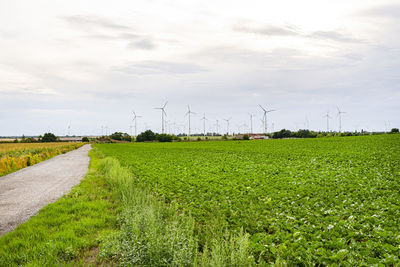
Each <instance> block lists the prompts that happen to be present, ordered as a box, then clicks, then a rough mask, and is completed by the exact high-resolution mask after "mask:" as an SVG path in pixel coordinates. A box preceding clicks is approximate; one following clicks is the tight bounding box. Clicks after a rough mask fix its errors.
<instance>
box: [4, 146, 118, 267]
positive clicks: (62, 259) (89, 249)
mask: <svg viewBox="0 0 400 267" xmlns="http://www.w3.org/2000/svg"><path fill="white" fill-rule="evenodd" d="M89 155H90V156H91V161H90V166H89V171H88V173H87V174H86V176H85V178H84V179H83V180H82V182H81V183H80V184H79V185H77V186H75V187H74V188H73V189H72V190H71V191H70V193H69V194H68V195H66V196H64V197H62V198H61V199H59V200H58V201H56V202H54V203H52V204H50V205H48V206H46V207H44V208H43V209H41V210H40V212H39V213H38V214H37V215H35V216H33V217H32V218H30V219H29V220H28V221H27V222H25V223H23V224H21V225H19V226H18V227H17V228H16V229H15V230H14V231H13V232H10V233H8V234H6V235H4V236H2V237H1V238H0V266H18V265H26V266H59V265H90V264H91V263H93V264H95V263H98V262H97V261H96V255H93V254H97V252H96V251H97V246H98V244H99V241H98V236H99V235H100V234H101V233H102V232H104V231H109V230H110V229H115V228H116V227H117V214H118V213H119V208H118V207H119V201H118V198H117V197H116V196H114V195H113V193H112V191H111V190H110V187H109V186H108V184H107V183H106V181H105V179H104V177H102V176H101V175H100V174H99V173H98V171H97V168H98V166H99V163H100V159H99V157H98V156H97V155H96V154H95V152H94V151H93V150H92V151H90V152H89Z"/></svg>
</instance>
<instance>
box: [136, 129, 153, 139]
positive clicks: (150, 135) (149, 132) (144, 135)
mask: <svg viewBox="0 0 400 267" xmlns="http://www.w3.org/2000/svg"><path fill="white" fill-rule="evenodd" d="M154 140H156V134H155V133H153V131H152V130H147V131H144V132H142V133H140V134H139V135H138V136H137V137H136V142H146V141H154Z"/></svg>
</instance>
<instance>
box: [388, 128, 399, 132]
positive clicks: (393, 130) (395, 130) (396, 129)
mask: <svg viewBox="0 0 400 267" xmlns="http://www.w3.org/2000/svg"><path fill="white" fill-rule="evenodd" d="M398 132H399V128H393V129H392V130H391V131H390V133H398Z"/></svg>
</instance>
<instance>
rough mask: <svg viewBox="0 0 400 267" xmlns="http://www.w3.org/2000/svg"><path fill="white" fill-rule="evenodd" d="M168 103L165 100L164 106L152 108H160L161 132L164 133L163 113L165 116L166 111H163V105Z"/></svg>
mask: <svg viewBox="0 0 400 267" xmlns="http://www.w3.org/2000/svg"><path fill="white" fill-rule="evenodd" d="M167 104H168V101H167V102H165V104H164V106H162V107H161V108H154V109H160V110H161V133H164V115H165V116H167V113H165V106H166V105H167Z"/></svg>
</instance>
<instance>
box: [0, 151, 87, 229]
mask: <svg viewBox="0 0 400 267" xmlns="http://www.w3.org/2000/svg"><path fill="white" fill-rule="evenodd" d="M89 150H90V145H84V146H83V147H81V148H79V149H76V150H73V151H71V152H68V153H66V154H62V155H59V156H56V157H54V158H51V159H49V160H46V161H43V162H40V163H38V164H35V165H33V166H30V167H27V168H24V169H22V170H19V171H17V172H14V173H11V174H9V175H6V176H3V177H0V236H1V235H3V234H5V233H7V232H9V231H12V230H13V229H14V228H15V227H17V225H19V224H21V223H23V222H25V221H26V220H28V219H29V218H30V217H31V216H33V215H35V214H36V213H37V212H38V211H39V210H40V209H41V208H42V207H44V206H46V205H47V204H49V203H52V202H54V201H56V200H57V199H58V198H60V197H61V196H62V195H64V194H65V193H67V192H68V191H69V190H70V189H71V187H72V186H74V185H76V184H78V183H79V181H80V180H81V179H82V177H83V176H84V175H85V174H86V172H87V170H88V166H89V156H88V152H89Z"/></svg>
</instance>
